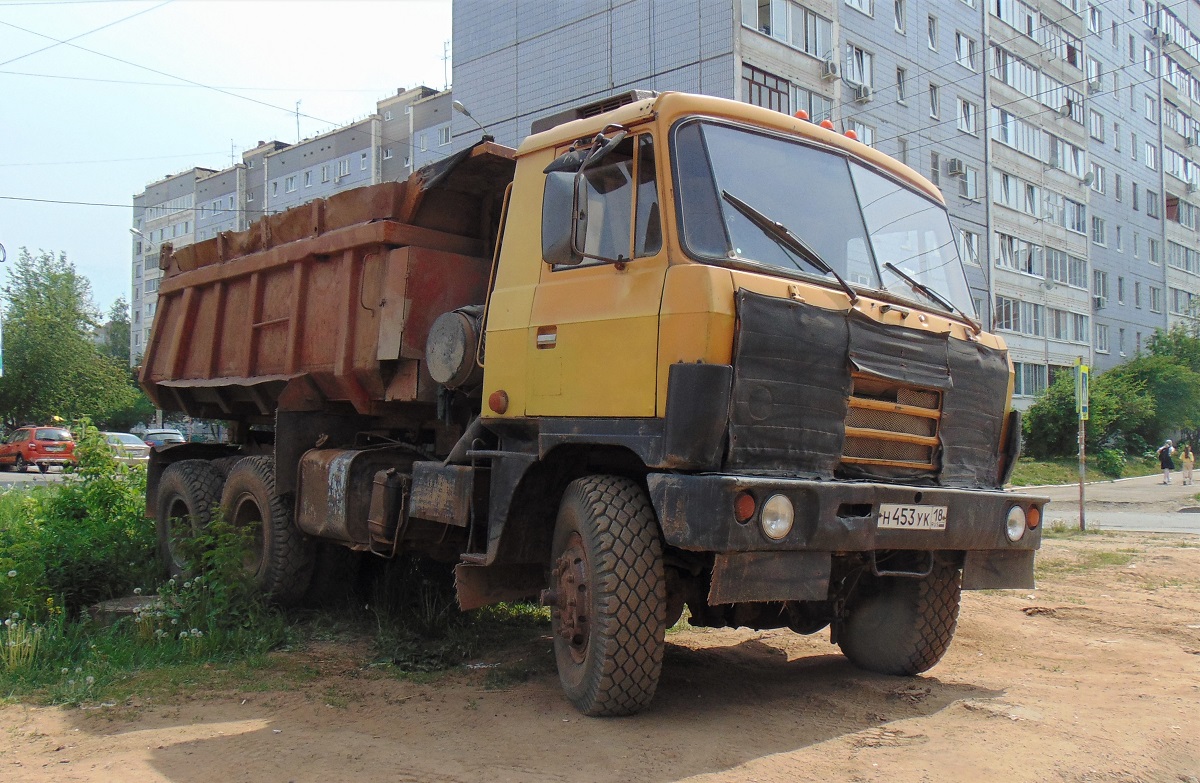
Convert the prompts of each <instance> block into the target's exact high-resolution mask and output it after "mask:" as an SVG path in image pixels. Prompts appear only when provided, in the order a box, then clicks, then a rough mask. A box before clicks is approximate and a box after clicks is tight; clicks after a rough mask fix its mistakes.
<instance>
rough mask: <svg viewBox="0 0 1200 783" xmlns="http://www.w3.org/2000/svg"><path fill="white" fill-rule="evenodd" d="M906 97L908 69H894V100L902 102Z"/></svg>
mask: <svg viewBox="0 0 1200 783" xmlns="http://www.w3.org/2000/svg"><path fill="white" fill-rule="evenodd" d="M907 98H908V71H907V70H905V69H904V68H897V69H896V101H897V102H899V103H904V102H905V101H906V100H907Z"/></svg>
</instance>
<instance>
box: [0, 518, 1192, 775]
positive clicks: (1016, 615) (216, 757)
mask: <svg viewBox="0 0 1200 783" xmlns="http://www.w3.org/2000/svg"><path fill="white" fill-rule="evenodd" d="M669 642H670V645H669V648H668V651H667V660H666V666H665V669H664V676H663V680H662V684H661V687H660V689H659V693H658V696H657V697H656V699H655V702H654V704H653V705H652V707H651V709H649V710H648V711H646V712H645V713H643V714H641V715H638V716H636V717H633V718H627V719H619V720H594V719H587V718H583V717H581V716H579V715H578V714H576V713H575V712H573V711H572V710H571V708H570V707H569V706H568V705H567V703H566V702H565V701H564V700H563V699H562V697H561V696H560V694H559V692H558V686H557V680H556V677H555V675H554V673H553V671H552V670H551V668H550V666H551V663H550V656H549V655H548V652H547V651H548V648H549V642H548V639H547V638H545V637H543V636H538V635H534V636H531V637H530V638H529V639H528V640H527V641H526V642H525V643H524V644H521V645H518V647H517V648H514V649H513V650H511V651H510V652H509V653H508V654H507V657H506V659H505V661H503V662H505V663H508V664H511V663H512V662H513V661H514V660H516V661H519V662H520V665H521V666H525V667H527V668H528V669H531V670H532V675H531V676H530V677H529V678H528V679H527V680H525V681H520V682H512V683H510V684H508V685H506V686H505V687H503V688H502V689H500V690H491V689H489V688H488V687H487V684H486V683H487V682H488V674H487V672H488V671H490V670H489V669H486V668H480V669H473V670H465V669H464V670H462V671H460V672H455V673H452V674H450V675H448V676H446V677H443V678H441V679H440V680H437V681H435V682H432V683H427V684H417V683H414V682H411V681H405V680H401V679H398V678H396V677H394V676H391V675H390V674H389V673H388V672H387V670H386V669H380V668H374V667H370V666H369V665H368V664H369V660H370V654H369V650H367V649H365V648H363V647H353V646H349V645H346V644H327V645H319V646H316V647H312V648H309V649H306V650H303V651H300V652H294V653H287V654H284V655H283V656H281V658H280V662H281V665H283V664H284V663H286V664H287V665H288V666H290V667H292V668H293V669H297V668H299V669H304V670H306V671H308V672H309V676H306V677H304V678H298V679H297V681H296V682H295V683H294V684H292V685H290V686H288V687H286V688H282V689H273V690H266V691H260V690H258V689H257V688H256V687H250V688H248V689H246V690H245V691H244V692H242V691H226V692H210V691H197V692H193V693H189V694H185V695H175V696H169V697H167V696H158V697H150V698H147V697H145V696H138V697H135V698H134V699H131V700H130V701H128V702H127V703H123V704H119V705H114V706H100V705H94V704H92V705H86V706H85V708H83V709H81V708H70V709H65V708H37V707H29V706H23V705H13V704H10V705H6V706H3V707H0V726H2V727H3V729H4V730H3V732H0V775H2V779H3V780H5V781H131V782H132V783H140V782H142V781H177V782H178V783H193V782H195V783H201V782H207V781H222V783H227V782H231V781H342V780H346V781H349V780H353V781H361V782H362V783H366V782H367V781H385V780H387V781H397V780H399V781H421V782H424V781H429V782H431V783H432V782H433V781H439V782H441V781H444V782H446V783H456V782H457V781H475V780H480V781H482V780H486V781H514V782H516V781H633V780H636V781H647V782H649V781H676V780H702V781H711V782H714V783H715V782H716V781H722V782H727V781H737V782H739V783H740V782H742V781H797V780H829V781H880V783H882V782H883V781H889V783H896V782H897V781H934V782H938V783H940V782H942V781H1004V783H1021V782H1023V781H1028V782H1029V783H1035V782H1040V781H1156V782H1157V781H1163V782H1169V783H1181V782H1189V783H1194V782H1195V781H1197V780H1198V779H1200V538H1196V537H1187V536H1164V535H1145V534H1127V533H1117V534H1105V535H1097V536H1088V537H1085V538H1082V539H1072V540H1051V541H1048V542H1047V544H1046V546H1045V547H1044V549H1043V554H1042V555H1041V565H1040V578H1039V588H1038V590H1036V591H1034V592H1010V591H1004V592H992V593H968V594H967V595H966V596H965V598H964V602H963V609H962V615H961V619H960V625H959V631H958V635H957V637H956V639H955V642H954V644H953V645H952V647H951V649H950V652H949V653H948V655H947V656H946V658H945V660H943V661H942V663H941V664H939V665H938V666H937V667H936V668H934V669H933V670H932V671H931V672H930V673H929V674H928V675H926V676H924V677H919V678H914V679H904V678H893V677H884V676H878V675H871V674H865V673H863V672H860V671H858V670H856V669H854V668H853V667H851V666H850V665H849V664H848V663H847V662H846V660H845V659H844V658H842V657H841V655H840V654H838V652H837V648H836V647H831V646H830V645H829V643H828V639H827V637H826V636H825V635H824V634H817V635H815V636H812V637H802V636H797V635H795V634H792V633H790V632H787V631H770V632H749V631H729V630H720V631H705V630H687V631H684V632H681V633H677V634H673V635H672V636H671V637H670V638H669ZM498 662H501V661H480V662H478V663H483V664H492V663H498Z"/></svg>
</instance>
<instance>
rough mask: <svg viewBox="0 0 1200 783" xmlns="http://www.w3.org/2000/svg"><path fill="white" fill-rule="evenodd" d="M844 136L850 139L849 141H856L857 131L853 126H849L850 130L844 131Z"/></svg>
mask: <svg viewBox="0 0 1200 783" xmlns="http://www.w3.org/2000/svg"><path fill="white" fill-rule="evenodd" d="M846 138H847V139H850V140H851V141H858V133H857V132H856V131H855V130H854V128H851V129H850V130H848V131H846Z"/></svg>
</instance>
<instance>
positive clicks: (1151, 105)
mask: <svg viewBox="0 0 1200 783" xmlns="http://www.w3.org/2000/svg"><path fill="white" fill-rule="evenodd" d="M1145 110H1146V119H1148V120H1150V121H1151V122H1154V121H1155V120H1157V119H1158V101H1156V100H1154V99H1153V98H1151V97H1150V96H1149V95H1147V96H1146V106H1145Z"/></svg>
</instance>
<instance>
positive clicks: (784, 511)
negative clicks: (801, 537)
mask: <svg viewBox="0 0 1200 783" xmlns="http://www.w3.org/2000/svg"><path fill="white" fill-rule="evenodd" d="M795 516H796V514H795V511H794V510H793V509H792V501H790V500H788V499H787V498H785V497H784V496H783V495H772V496H771V497H769V498H768V499H767V502H766V503H764V504H763V507H762V516H761V517H760V522H761V524H762V529H763V532H764V533H766V534H767V538H770V539H773V540H775V541H779V540H781V539H784V538H786V537H787V534H788V533H790V532H792V521H793V520H794V519H795Z"/></svg>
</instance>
